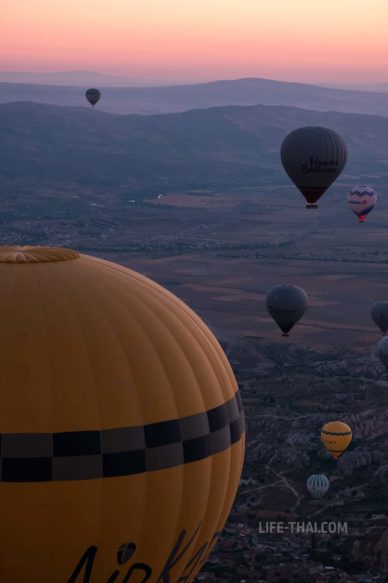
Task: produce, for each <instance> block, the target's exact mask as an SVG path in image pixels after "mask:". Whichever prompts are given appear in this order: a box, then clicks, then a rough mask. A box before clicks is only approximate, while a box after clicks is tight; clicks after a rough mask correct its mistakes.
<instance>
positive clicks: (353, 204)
mask: <svg viewBox="0 0 388 583" xmlns="http://www.w3.org/2000/svg"><path fill="white" fill-rule="evenodd" d="M376 202H377V194H376V191H375V190H373V188H371V187H370V186H355V187H354V188H352V189H351V190H350V192H349V193H348V203H349V206H350V208H351V209H352V211H353V212H354V213H355V214H356V215H357V216H358V219H359V222H360V223H363V222H364V221H365V218H366V216H367V215H368V214H369V213H370V212H371V210H372V209H373V207H374V206H375V204H376Z"/></svg>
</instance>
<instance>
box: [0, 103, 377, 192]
mask: <svg viewBox="0 0 388 583" xmlns="http://www.w3.org/2000/svg"><path fill="white" fill-rule="evenodd" d="M303 125H324V126H327V127H331V128H333V129H336V130H337V131H339V132H340V133H341V134H342V135H343V137H344V139H345V140H346V142H347V144H348V148H349V161H348V165H347V167H346V169H345V172H344V174H343V175H342V177H341V180H342V181H343V182H345V183H349V184H352V183H368V182H371V183H373V184H386V183H388V154H387V146H388V119H386V118H383V117H377V116H366V115H356V114H344V113H335V112H330V113H321V112H313V111H308V110H302V109H297V108H293V107H269V106H253V107H223V108H214V109H207V110H201V109H199V110H192V111H189V112H185V113H176V114H170V115H155V116H137V115H132V116H118V115H111V114H107V113H102V112H99V111H92V110H90V111H88V110H84V109H77V108H64V107H56V106H49V105H42V104H36V103H13V104H7V105H1V106H0V149H1V152H2V155H1V157H0V181H1V184H2V190H3V191H4V190H7V191H9V189H10V188H11V189H12V192H13V196H14V197H17V196H19V195H22V194H23V193H25V192H26V189H27V190H28V192H30V193H32V194H33V193H34V192H40V191H42V190H46V189H54V190H55V189H56V188H62V187H63V185H68V186H67V188H68V189H70V190H71V189H75V188H88V189H94V190H98V189H100V190H101V189H104V188H109V189H116V190H117V191H119V192H123V193H125V194H126V195H127V194H128V193H133V194H134V195H138V196H140V197H141V196H144V195H147V194H150V193H153V192H154V193H157V192H166V191H169V192H174V191H175V192H177V191H180V190H187V189H191V188H213V187H217V188H218V189H220V188H221V189H222V188H228V187H236V186H238V187H240V186H259V185H272V184H279V183H283V184H288V183H289V181H288V178H287V177H286V175H285V173H284V172H283V170H282V168H281V165H280V160H279V147H280V144H281V141H282V140H283V138H284V136H285V135H286V134H287V133H288V132H289V131H291V130H292V129H294V128H296V127H299V126H303Z"/></svg>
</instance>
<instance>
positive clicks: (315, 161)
mask: <svg viewBox="0 0 388 583" xmlns="http://www.w3.org/2000/svg"><path fill="white" fill-rule="evenodd" d="M280 157H281V161H282V164H283V167H284V170H285V171H286V173H287V174H288V176H289V177H290V178H291V180H292V181H293V183H294V184H295V185H296V186H297V188H298V189H299V190H300V192H301V193H302V194H303V196H304V197H305V199H306V201H307V203H308V204H307V205H306V208H318V205H317V204H316V203H317V201H318V199H319V198H320V197H321V196H322V194H323V193H324V192H325V191H326V190H327V189H328V188H329V186H330V185H331V184H332V183H333V182H334V181H335V180H336V179H337V178H338V176H339V175H340V174H341V172H342V170H343V169H344V167H345V164H346V160H347V149H346V144H345V142H344V140H343V139H342V137H341V136H340V135H339V134H337V132H335V131H334V130H331V129H329V128H323V127H302V128H299V129H296V130H294V131H292V132H291V133H289V134H288V135H287V136H286V137H285V139H284V140H283V143H282V145H281V150H280Z"/></svg>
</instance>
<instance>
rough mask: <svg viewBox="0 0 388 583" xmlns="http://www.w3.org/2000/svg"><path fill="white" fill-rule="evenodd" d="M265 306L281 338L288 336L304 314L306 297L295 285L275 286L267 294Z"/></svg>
mask: <svg viewBox="0 0 388 583" xmlns="http://www.w3.org/2000/svg"><path fill="white" fill-rule="evenodd" d="M266 306H267V310H268V312H269V314H270V316H272V318H273V319H274V320H275V322H276V324H277V325H278V326H279V328H280V330H281V331H282V332H283V336H288V332H289V331H290V330H291V329H292V328H293V327H294V326H295V324H296V323H297V322H299V320H300V319H301V318H302V316H303V315H304V313H305V312H306V310H307V306H308V297H307V294H306V292H305V291H304V289H302V288H301V287H298V286H297V285H277V286H276V287H273V288H272V289H271V290H270V292H269V293H268V295H267V299H266Z"/></svg>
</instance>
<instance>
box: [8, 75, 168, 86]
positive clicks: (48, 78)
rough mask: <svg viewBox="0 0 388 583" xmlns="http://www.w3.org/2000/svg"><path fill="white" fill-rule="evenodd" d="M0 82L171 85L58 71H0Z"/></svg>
mask: <svg viewBox="0 0 388 583" xmlns="http://www.w3.org/2000/svg"><path fill="white" fill-rule="evenodd" d="M0 81H1V82H5V83H27V84H33V85H73V86H78V87H85V86H92V85H102V86H104V87H144V86H150V85H151V86H156V85H171V83H172V81H166V80H164V81H162V80H157V79H144V78H142V79H137V78H133V77H119V76H117V75H107V74H106V73H97V72H96V71H60V72H57V73H55V72H54V73H31V72H23V71H0Z"/></svg>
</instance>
